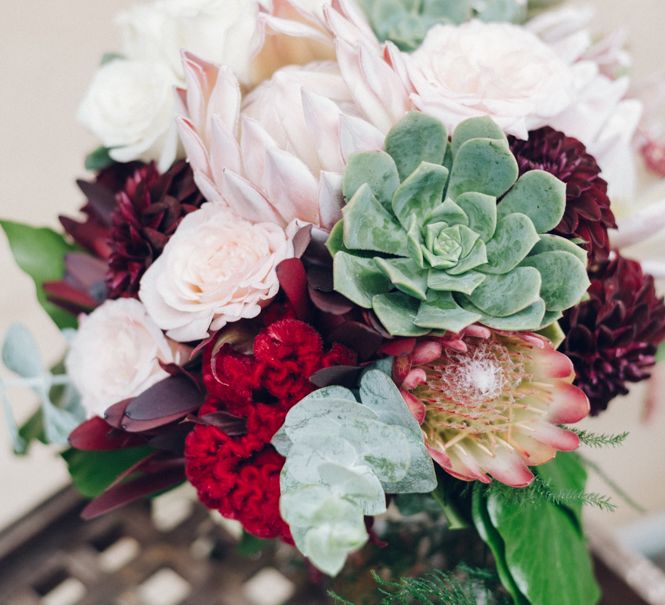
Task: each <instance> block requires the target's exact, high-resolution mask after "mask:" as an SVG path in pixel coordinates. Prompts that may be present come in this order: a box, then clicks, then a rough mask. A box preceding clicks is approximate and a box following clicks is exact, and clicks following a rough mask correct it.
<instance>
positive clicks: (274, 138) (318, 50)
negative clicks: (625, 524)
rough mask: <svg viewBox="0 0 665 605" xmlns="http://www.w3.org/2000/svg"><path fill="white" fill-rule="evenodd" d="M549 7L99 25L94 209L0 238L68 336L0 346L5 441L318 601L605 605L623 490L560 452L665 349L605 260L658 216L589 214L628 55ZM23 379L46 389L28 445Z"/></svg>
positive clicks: (630, 272)
mask: <svg viewBox="0 0 665 605" xmlns="http://www.w3.org/2000/svg"><path fill="white" fill-rule="evenodd" d="M550 4H554V2H546V1H542V0H541V1H538V2H536V1H529V2H528V3H527V2H526V1H525V0H458V1H455V2H450V1H445V0H441V1H439V2H436V1H428V2H418V1H416V0H332V1H330V0H233V1H229V0H196V1H192V0H155V1H152V2H150V3H144V4H140V5H137V6H136V7H134V8H132V9H130V10H128V11H126V12H124V13H122V14H121V15H119V17H118V19H117V25H118V27H119V28H120V31H121V34H122V40H123V45H122V52H121V53H117V54H116V53H113V54H108V55H105V56H104V58H103V60H102V64H101V66H100V67H99V69H98V71H97V73H96V74H95V76H94V78H93V80H92V83H91V85H90V88H89V90H88V91H87V93H86V95H85V98H84V99H83V101H82V103H81V106H80V110H79V118H80V121H81V122H82V123H83V125H84V126H86V127H87V128H88V129H89V130H90V131H91V132H92V133H93V134H94V135H95V136H96V137H97V138H98V139H99V141H100V147H99V148H98V149H96V150H95V151H93V152H92V153H91V154H90V155H89V156H88V157H87V158H86V164H85V165H86V168H87V169H88V170H90V171H91V172H92V173H94V174H93V177H92V178H91V179H90V180H85V181H79V186H80V189H81V191H82V193H83V196H84V197H85V203H84V205H83V207H82V208H81V217H79V218H70V217H61V218H60V222H61V224H62V228H63V232H56V231H53V230H51V229H45V228H33V227H30V226H27V225H22V224H17V223H12V222H8V221H3V222H2V227H3V229H4V231H5V233H6V235H7V238H8V241H9V244H10V246H11V249H12V251H13V253H14V255H15V257H16V260H17V262H18V264H19V265H20V266H21V268H22V269H23V270H24V271H25V272H26V273H28V274H29V275H30V276H31V277H32V278H33V279H34V281H35V285H36V292H37V296H38V298H39V301H40V302H41V304H42V305H43V307H44V309H45V311H46V312H47V313H48V314H49V315H50V316H51V318H52V319H53V321H54V322H55V323H56V324H57V325H58V326H59V327H60V328H61V329H62V330H63V333H64V334H65V336H66V338H67V340H68V344H69V348H68V352H67V355H66V357H65V359H64V360H63V363H62V364H59V365H58V366H57V367H55V368H51V369H47V368H45V367H44V366H43V363H42V362H41V361H40V356H39V350H38V347H37V344H36V342H35V341H34V339H33V337H32V336H31V335H30V332H29V331H28V330H27V329H26V328H25V327H22V326H18V325H17V326H14V327H13V328H12V329H10V331H9V333H8V334H7V336H6V339H5V343H4V349H3V359H4V362H5V364H6V366H7V367H8V368H9V369H10V370H12V371H13V372H15V373H16V374H17V375H18V376H19V378H18V379H17V380H16V381H14V382H12V383H9V382H7V383H6V384H3V385H0V386H2V389H0V393H1V397H2V400H3V402H4V405H5V406H6V410H7V411H8V412H9V413H8V414H7V419H8V426H9V429H10V430H11V431H12V435H13V437H14V443H15V449H16V451H17V452H18V453H22V452H25V451H26V450H27V448H28V446H29V444H30V441H31V440H32V439H40V440H42V441H44V442H47V443H54V444H60V445H65V444H67V445H68V448H67V449H66V450H65V451H64V452H63V453H62V456H63V458H64V460H65V461H66V463H67V465H68V468H69V470H70V473H71V475H72V480H73V482H74V484H75V486H76V487H77V488H78V489H79V490H80V491H81V493H82V494H83V495H84V496H87V497H89V498H91V501H90V503H89V504H88V505H87V507H86V509H85V511H84V517H86V518H92V517H95V516H98V515H101V514H103V513H105V512H108V511H110V510H113V509H116V508H118V507H121V506H122V505H124V504H127V503H129V502H132V501H135V500H137V499H139V498H144V497H149V496H152V495H154V494H158V493H162V492H164V491H165V490H170V489H172V488H174V487H176V486H178V485H180V484H182V483H183V482H189V483H190V484H191V485H192V486H193V487H194V488H195V490H196V493H197V495H198V498H199V499H200V501H201V502H202V503H203V504H204V505H206V506H207V507H209V508H210V509H211V510H213V511H217V513H218V514H220V515H222V516H223V517H225V518H227V519H231V520H235V521H237V522H239V523H240V524H241V525H242V528H243V530H244V531H245V532H246V533H247V534H248V535H251V536H254V537H258V538H261V539H275V540H279V541H282V542H284V543H286V544H288V545H292V546H293V547H295V549H294V553H295V552H296V551H297V552H299V553H300V555H301V556H302V557H303V558H304V559H306V561H307V563H308V565H310V566H311V568H312V569H313V570H317V573H319V574H320V575H319V576H318V578H319V581H321V582H323V583H324V584H325V583H326V582H327V581H326V580H325V576H330V577H334V576H338V574H341V573H342V572H344V573H345V574H347V577H350V576H354V575H355V577H359V576H360V575H361V573H360V572H361V571H362V572H363V573H365V572H367V571H368V569H369V568H373V569H380V570H381V573H380V574H379V575H378V576H376V577H377V581H379V583H381V585H382V588H381V590H382V591H383V594H384V595H385V594H390V593H391V591H393V596H394V598H395V599H397V597H396V596H395V595H397V594H400V595H402V597H400V598H404V599H407V598H411V599H417V598H421V599H422V600H418V601H417V602H424V603H425V602H426V603H429V602H433V601H431V600H426V599H427V598H429V599H432V598H434V596H439V597H440V598H441V599H442V600H441V602H444V601H443V599H444V598H450V599H452V598H453V596H452V595H453V594H454V595H457V597H458V600H457V601H453V600H446V601H445V602H465V603H466V602H497V603H499V602H514V603H518V604H521V603H533V604H535V605H548V604H553V605H554V604H556V605H559V604H561V603H575V604H580V605H587V604H589V605H591V604H593V603H596V602H597V601H598V599H599V596H600V592H599V588H598V585H597V583H596V581H595V580H594V577H593V571H592V563H591V558H590V555H589V553H588V549H587V545H586V541H585V535H584V529H583V521H582V506H583V505H584V504H595V505H598V506H602V507H606V508H609V507H611V506H612V504H611V502H610V501H609V500H608V499H607V498H606V497H605V496H602V495H599V494H590V493H587V492H586V491H585V481H586V476H587V466H586V464H585V459H584V457H583V456H582V455H580V454H578V453H577V452H576V450H577V449H578V447H579V446H580V444H581V443H582V444H586V445H587V446H599V445H616V444H618V443H619V442H620V441H621V440H622V439H623V438H625V435H616V436H611V435H610V436H608V435H596V434H593V433H590V432H588V431H585V430H581V429H580V428H579V427H577V428H576V424H577V423H578V422H579V421H581V420H583V419H584V418H586V417H587V416H588V415H589V414H591V415H596V414H599V413H601V412H603V411H604V410H605V409H606V408H607V407H608V404H610V402H611V401H612V400H613V399H614V398H615V397H617V396H619V395H624V394H626V393H627V392H628V388H629V385H630V384H631V383H635V382H639V381H642V380H645V379H647V378H649V375H650V372H651V370H652V368H653V367H654V365H655V364H656V362H657V359H658V350H659V346H660V345H661V343H662V342H663V340H665V305H664V304H663V300H662V299H660V298H658V296H657V294H656V291H655V287H654V278H653V277H652V276H651V275H649V274H648V273H646V271H645V269H644V268H643V267H642V266H641V264H640V263H639V262H637V261H635V260H631V259H629V258H627V257H625V256H624V255H623V253H622V251H621V250H622V249H623V248H625V247H626V246H628V245H630V244H632V243H635V242H636V241H638V240H641V239H644V238H645V237H648V236H651V235H655V234H656V233H657V232H658V231H659V230H660V229H661V228H662V227H663V224H662V220H661V221H660V222H659V221H658V220H656V221H654V220H652V219H651V218H650V217H651V215H653V212H651V214H649V212H646V213H644V212H643V213H638V214H632V215H629V216H628V217H627V218H626V219H625V223H624V224H621V225H617V221H616V219H615V215H614V213H613V205H612V204H611V201H610V200H616V199H618V200H621V201H624V202H625V201H627V200H629V199H630V197H631V195H633V192H634V188H635V183H634V180H635V176H634V175H635V173H634V161H635V156H636V153H635V150H636V143H635V141H636V140H637V139H636V136H635V135H636V131H637V127H638V123H639V121H640V114H641V103H640V102H639V100H637V99H635V98H630V97H629V96H628V85H629V82H628V79H627V77H626V76H625V72H626V68H627V56H626V53H625V52H624V51H623V48H622V41H621V39H619V38H617V37H609V38H601V39H599V40H598V39H596V40H595V41H594V39H593V38H592V37H591V35H590V34H589V32H588V30H587V26H588V25H589V24H590V23H592V17H591V16H590V15H588V14H587V13H586V12H584V11H579V10H574V9H569V8H563V9H552V8H551V7H549V5H550ZM654 145H656V142H654V141H652V140H649V145H644V148H645V149H647V148H648V149H647V151H648V153H649V158H651V160H652V162H651V163H652V164H654V163H657V162H655V161H654V157H656V159H657V153H655V151H654ZM654 154H655V155H654ZM617 229H618V231H617ZM654 266H655V264H654ZM660 350H661V351H662V348H661V349H660ZM15 386H23V387H29V388H31V389H32V390H33V391H34V392H35V393H36V394H37V396H38V397H39V399H40V402H41V403H40V406H39V409H38V411H37V412H36V413H35V414H34V416H33V417H32V418H31V419H30V420H29V421H28V423H27V424H26V425H24V426H23V427H20V428H19V427H17V426H16V423H15V422H14V420H13V418H12V416H11V413H10V408H9V405H8V402H7V399H6V397H5V395H4V393H5V391H6V390H8V389H9V388H10V387H11V388H13V387H15ZM408 536H411V537H408ZM413 536H416V537H415V538H414V537H413ZM418 536H419V537H418ZM437 536H438V537H437ZM423 537H425V538H426V539H427V540H428V544H429V546H428V547H427V548H426V549H425V550H426V551H427V557H426V562H425V563H423V561H422V559H423V556H422V555H423V548H421V546H422V538H423ZM414 540H421V542H417V541H415V542H414ZM437 540H438V541H437ZM481 543H484V544H485V545H486V547H485V549H482V548H481V551H482V553H483V555H482V557H480V559H479V558H478V557H477V556H476V555H477V553H478V549H477V548H476V545H478V544H481ZM418 544H420V545H421V546H418ZM452 544H454V545H456V546H455V547H453V546H451V545H452ZM415 551H418V553H416V552H415ZM453 552H455V553H458V552H459V553H464V554H463V555H462V554H461V555H459V556H457V555H456V554H455V555H453V554H452V553H453ZM385 553H392V554H391V555H390V557H384V554H385ZM488 553H489V555H490V556H489V558H488V556H487V554H488ZM444 554H445V557H444V558H443V559H442V558H441V557H443V556H444ZM418 557H420V559H419V562H417V561H416V559H417V558H418ZM437 557H438V559H437ZM407 560H408V561H407ZM386 561H388V562H387V563H386ZM479 561H480V562H479ZM460 563H465V564H466V565H459V564H460ZM470 565H473V566H474V567H473V568H472V567H470ZM428 567H429V572H430V573H429V575H428V574H426V575H425V576H424V577H421V578H419V579H414V577H413V576H416V575H418V573H419V572H423V571H424V572H427V571H428ZM479 568H482V569H479ZM433 570H434V571H433ZM402 576H404V577H403V578H402V579H401V580H400V578H401V577H402ZM340 577H342V578H343V577H345V576H344V575H342V576H340ZM335 586H336V588H335V590H337V591H338V592H340V593H345V594H348V593H349V592H350V591H351V586H352V583H351V581H350V580H349V582H348V583H346V584H345V583H344V582H339V583H338V584H336V585H335ZM394 591H397V592H394ZM446 595H448V596H446ZM482 595H484V596H482ZM334 598H335V599H337V600H339V601H341V602H347V603H348V602H351V601H348V600H345V599H346V597H342V596H335V597H334ZM353 598H356V599H361V598H363V599H370V598H371V597H369V596H367V594H365V596H355V597H353ZM376 598H378V597H376ZM389 598H390V597H386V599H389ZM462 599H467V600H462ZM479 599H480V600H479ZM482 599H484V600H482ZM358 602H360V601H358ZM363 602H377V601H371V600H369V601H363ZM383 602H386V603H387V602H393V601H389V600H384V601H383ZM395 602H397V601H395ZM400 602H411V601H407V600H404V601H400Z"/></svg>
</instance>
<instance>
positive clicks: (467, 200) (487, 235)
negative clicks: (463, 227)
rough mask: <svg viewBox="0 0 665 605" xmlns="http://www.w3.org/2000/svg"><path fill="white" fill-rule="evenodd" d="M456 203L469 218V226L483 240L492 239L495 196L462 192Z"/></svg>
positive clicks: (494, 226)
mask: <svg viewBox="0 0 665 605" xmlns="http://www.w3.org/2000/svg"><path fill="white" fill-rule="evenodd" d="M457 205H458V206H459V207H460V208H461V209H462V210H463V211H464V213H465V214H466V215H467V217H468V219H469V227H470V228H471V229H473V230H474V231H475V232H476V233H477V234H478V235H479V236H480V237H481V239H482V240H483V241H484V242H487V241H489V240H490V239H492V236H493V235H494V232H495V231H496V219H497V210H496V198H495V197H492V196H490V195H485V194H483V193H475V192H469V193H463V194H462V195H460V196H459V197H458V198H457Z"/></svg>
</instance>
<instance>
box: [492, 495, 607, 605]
mask: <svg viewBox="0 0 665 605" xmlns="http://www.w3.org/2000/svg"><path fill="white" fill-rule="evenodd" d="M487 511H488V513H489V518H490V520H491V523H492V525H493V526H494V527H495V528H496V530H497V532H498V533H499V535H500V536H501V538H502V540H503V542H504V545H505V560H506V563H507V565H508V568H509V570H510V571H511V575H512V577H513V578H514V580H515V583H516V584H517V586H518V587H519V589H520V592H522V593H523V594H524V595H526V597H527V598H528V599H529V601H530V602H531V603H537V604H538V605H581V604H582V603H584V604H585V605H587V604H588V605H594V604H595V603H597V602H598V600H599V598H600V590H599V588H598V585H597V584H596V580H595V578H594V575H593V568H592V564H591V556H590V554H589V551H588V548H587V544H586V542H585V540H584V538H583V537H582V536H581V535H580V533H579V531H578V528H577V526H576V523H575V521H574V520H573V519H572V517H571V515H570V514H569V513H568V512H567V511H566V509H564V508H560V507H558V506H556V505H555V504H552V503H550V502H547V501H542V502H539V503H532V502H525V503H522V504H521V505H520V506H515V505H514V503H512V502H510V501H509V500H507V499H504V498H502V497H501V496H500V495H499V494H498V493H491V494H490V495H489V497H488V500H487Z"/></svg>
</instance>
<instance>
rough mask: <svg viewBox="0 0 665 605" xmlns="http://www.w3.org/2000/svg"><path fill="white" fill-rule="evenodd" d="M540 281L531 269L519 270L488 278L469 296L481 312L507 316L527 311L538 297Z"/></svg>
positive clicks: (538, 273)
mask: <svg viewBox="0 0 665 605" xmlns="http://www.w3.org/2000/svg"><path fill="white" fill-rule="evenodd" d="M541 286H542V278H541V276H540V272H539V271H538V270H536V269H534V268H532V267H519V268H517V269H516V270H515V271H511V272H510V273H507V274H505V275H488V276H487V278H486V279H485V281H483V283H482V284H480V286H478V287H477V288H476V289H475V290H474V291H473V293H472V294H471V295H470V296H469V299H470V300H471V302H472V303H473V304H474V305H475V306H476V307H478V308H479V309H480V310H481V311H482V312H483V313H485V314H487V315H491V316H492V317H508V316H510V315H514V314H515V313H519V312H520V311H522V310H524V309H526V308H527V307H528V306H529V305H532V304H533V303H535V302H536V301H537V300H538V298H539V297H540V289H541Z"/></svg>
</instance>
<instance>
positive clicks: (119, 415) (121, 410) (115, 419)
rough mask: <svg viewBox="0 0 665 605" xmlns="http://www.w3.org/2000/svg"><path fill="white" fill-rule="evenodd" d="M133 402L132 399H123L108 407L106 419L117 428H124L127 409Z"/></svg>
mask: <svg viewBox="0 0 665 605" xmlns="http://www.w3.org/2000/svg"><path fill="white" fill-rule="evenodd" d="M131 402H132V399H123V400H122V401H119V402H118V403H114V404H113V405H112V406H111V407H109V408H106V411H105V412H104V420H106V422H108V423H109V424H110V425H111V426H112V427H115V428H116V429H121V428H122V422H123V420H124V419H125V410H126V409H127V406H128V405H129V404H130V403H131Z"/></svg>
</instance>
